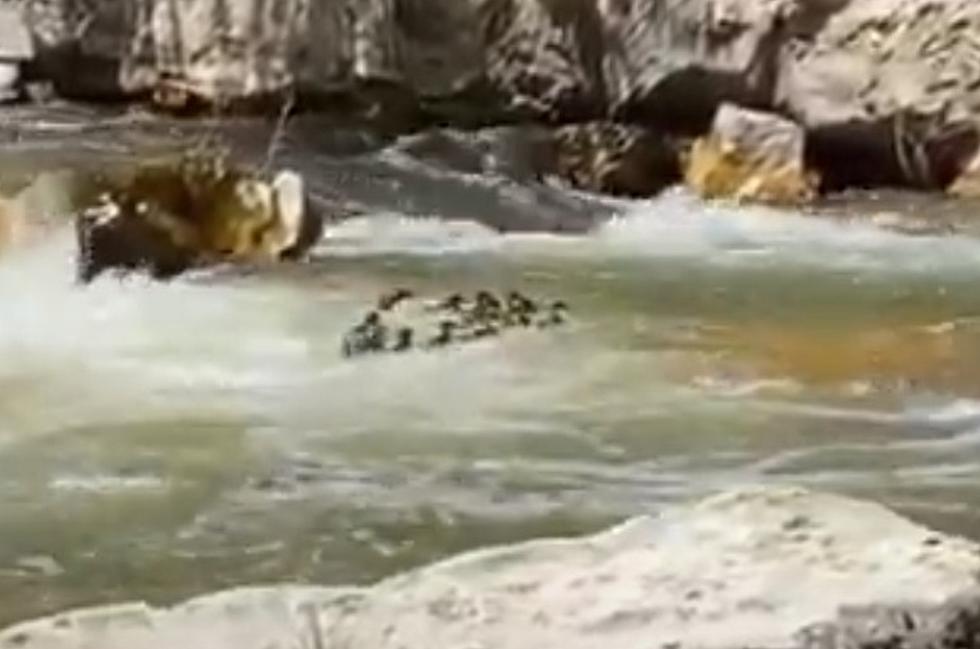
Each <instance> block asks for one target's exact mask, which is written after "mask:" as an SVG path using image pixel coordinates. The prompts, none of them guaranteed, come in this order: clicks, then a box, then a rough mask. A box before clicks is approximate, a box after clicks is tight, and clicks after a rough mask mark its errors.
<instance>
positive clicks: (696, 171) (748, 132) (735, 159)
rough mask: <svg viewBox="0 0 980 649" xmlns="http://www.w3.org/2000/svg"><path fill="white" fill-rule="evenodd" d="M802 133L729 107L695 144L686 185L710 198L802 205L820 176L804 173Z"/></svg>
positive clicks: (783, 123)
mask: <svg viewBox="0 0 980 649" xmlns="http://www.w3.org/2000/svg"><path fill="white" fill-rule="evenodd" d="M803 147H804V134H803V130H802V129H801V128H800V127H799V126H798V125H796V124H794V123H793V122H790V121H788V120H785V119H783V118H780V117H778V116H776V115H771V114H768V113H762V112H758V111H753V110H748V109H745V108H739V107H737V106H733V105H731V104H726V105H724V106H722V107H721V108H720V109H719V110H718V114H717V115H716V116H715V121H714V124H713V126H712V130H711V133H710V134H709V135H708V136H706V137H704V138H701V139H699V140H698V141H696V142H695V143H694V146H693V148H692V149H691V151H690V154H689V157H688V160H687V166H686V170H685V179H686V181H687V184H688V185H690V186H691V187H692V188H693V189H695V190H696V191H697V192H698V193H700V194H701V195H702V196H704V197H706V198H733V199H736V200H749V201H758V202H763V203H786V204H793V203H801V202H805V201H807V200H810V199H812V198H813V197H814V195H815V193H816V188H817V178H816V175H815V174H814V173H813V172H810V171H808V170H807V169H806V167H805V163H804V158H803V152H804V148H803Z"/></svg>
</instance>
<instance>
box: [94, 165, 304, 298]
mask: <svg viewBox="0 0 980 649" xmlns="http://www.w3.org/2000/svg"><path fill="white" fill-rule="evenodd" d="M102 185H103V188H104V190H105V191H103V192H102V193H101V194H100V195H99V197H98V199H97V200H96V201H95V202H94V204H91V205H89V206H88V207H86V208H84V209H81V210H80V211H79V212H78V213H77V215H76V218H75V225H76V235H77V239H78V244H79V272H78V275H79V278H80V279H81V280H82V281H86V282H87V281H91V280H93V279H94V278H95V277H97V276H98V275H99V274H100V273H101V272H102V271H104V270H107V269H113V268H115V269H121V270H135V269H142V268H145V269H148V270H149V271H150V273H151V275H153V276H154V277H156V278H160V279H165V278H169V277H173V276H175V275H177V274H180V273H181V272H183V271H185V270H188V269H189V268H191V267H194V266H200V265H207V264H214V263H219V262H264V261H273V260H277V259H283V258H292V257H296V256H298V255H301V254H302V253H303V252H305V251H306V250H307V249H309V247H310V246H312V245H313V243H315V242H316V240H317V239H318V238H319V233H320V228H321V227H322V223H321V222H320V219H319V217H318V216H317V215H316V214H315V213H314V212H313V210H311V209H310V207H309V205H308V201H307V197H306V195H305V191H304V186H303V180H302V178H301V177H300V176H299V175H298V174H296V173H294V172H291V171H281V172H279V173H277V174H276V175H275V176H274V177H272V178H268V177H265V176H263V175H262V174H259V173H257V172H255V171H252V170H249V169H243V168H239V167H235V166H234V165H231V164H230V162H229V161H228V160H226V159H225V157H224V156H223V155H220V154H219V155H214V156H212V155H189V156H186V157H182V158H181V159H180V160H177V161H169V160H165V161H160V162H147V163H143V164H141V165H138V166H137V168H136V169H135V170H134V171H132V172H131V173H123V174H121V176H120V177H115V178H111V179H105V180H104V181H103V182H102Z"/></svg>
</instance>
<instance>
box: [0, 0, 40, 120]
mask: <svg viewBox="0 0 980 649" xmlns="http://www.w3.org/2000/svg"><path fill="white" fill-rule="evenodd" d="M33 57H34V47H33V43H32V42H31V35H30V32H29V31H28V29H27V25H26V24H25V22H24V19H23V16H22V15H21V12H20V10H19V7H17V6H16V5H5V4H0V102H7V101H13V100H16V99H19V98H20V96H21V87H20V86H21V66H22V65H23V63H24V62H25V61H29V60H30V59H32V58H33Z"/></svg>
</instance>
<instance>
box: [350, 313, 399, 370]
mask: <svg viewBox="0 0 980 649" xmlns="http://www.w3.org/2000/svg"><path fill="white" fill-rule="evenodd" d="M387 339H388V330H387V327H385V326H384V323H382V322H381V316H380V315H379V314H378V312H377V311H371V312H369V313H368V314H367V315H366V316H365V317H364V320H363V321H362V322H361V323H360V324H358V325H357V326H355V327H354V328H353V329H351V330H350V331H349V332H348V333H347V335H345V336H344V340H343V342H342V344H341V353H343V355H344V356H345V357H347V358H350V357H351V356H358V355H361V354H366V353H370V352H379V351H384V348H385V343H386V342H387Z"/></svg>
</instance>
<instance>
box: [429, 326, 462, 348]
mask: <svg viewBox="0 0 980 649" xmlns="http://www.w3.org/2000/svg"><path fill="white" fill-rule="evenodd" d="M458 328H459V325H458V324H456V323H455V322H453V321H452V320H440V321H439V333H437V334H436V335H435V337H434V338H432V339H431V340H430V341H429V344H428V345H427V346H428V347H445V346H446V345H448V344H450V343H451V342H453V340H454V339H455V336H454V332H455V331H456V329H458Z"/></svg>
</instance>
